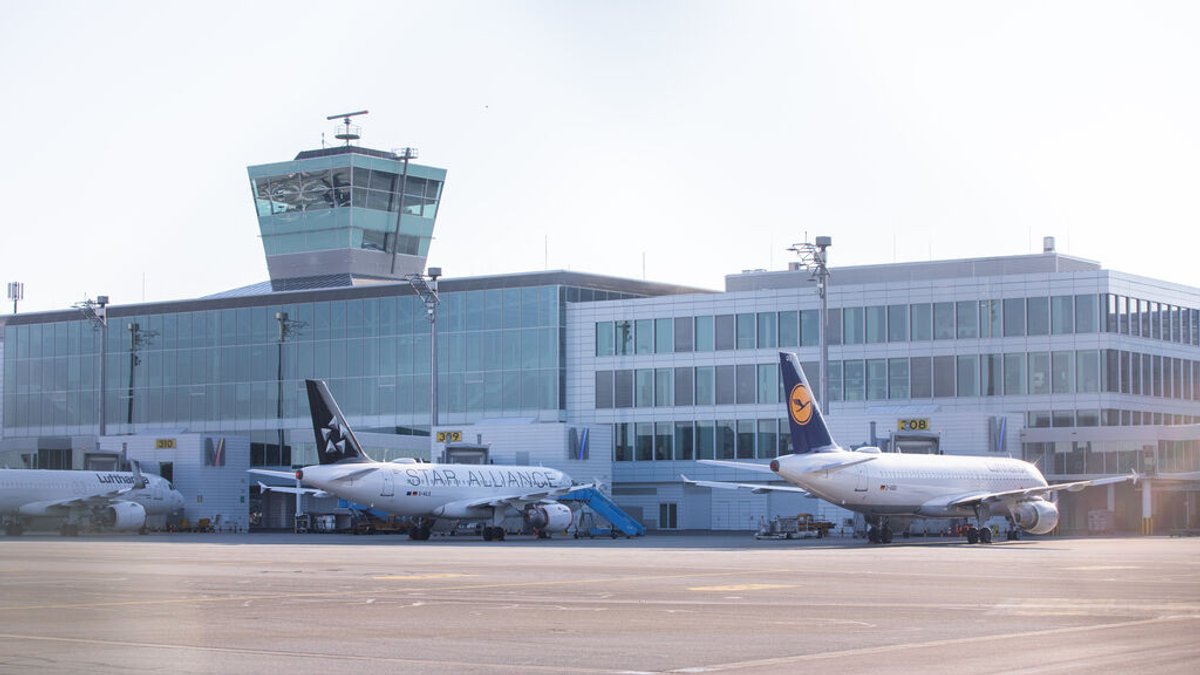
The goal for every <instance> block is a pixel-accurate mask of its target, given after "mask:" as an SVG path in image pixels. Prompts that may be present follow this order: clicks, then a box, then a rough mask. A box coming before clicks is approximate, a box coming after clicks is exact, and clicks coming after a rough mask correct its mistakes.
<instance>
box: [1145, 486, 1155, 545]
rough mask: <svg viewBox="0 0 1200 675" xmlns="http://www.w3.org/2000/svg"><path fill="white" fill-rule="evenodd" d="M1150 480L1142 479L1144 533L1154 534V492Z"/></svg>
mask: <svg viewBox="0 0 1200 675" xmlns="http://www.w3.org/2000/svg"><path fill="white" fill-rule="evenodd" d="M1150 482H1151V481H1150V480H1149V479H1143V480H1142V534H1144V535H1150V534H1154V493H1153V491H1152V490H1151V489H1150Z"/></svg>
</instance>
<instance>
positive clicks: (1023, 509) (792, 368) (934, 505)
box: [682, 352, 1140, 544]
mask: <svg viewBox="0 0 1200 675" xmlns="http://www.w3.org/2000/svg"><path fill="white" fill-rule="evenodd" d="M779 367H780V369H781V370H782V372H783V382H784V391H785V392H787V409H788V425H789V426H790V428H791V434H792V448H793V452H792V454H790V455H784V456H781V457H777V458H775V459H773V460H771V463H770V464H769V465H766V464H752V463H746V462H727V461H721V460H699V461H700V463H702V464H712V465H716V466H725V467H733V468H736V469H747V470H751V471H758V472H762V473H774V474H777V475H778V476H779V477H780V478H782V479H784V480H785V481H787V482H789V483H792V484H793V485H794V486H798V487H792V486H780V485H762V484H755V483H725V482H721V481H694V480H691V479H689V478H688V477H687V476H682V478H683V479H684V481H686V482H688V483H690V484H693V485H700V486H704V487H712V488H725V489H739V488H740V489H748V490H753V491H755V492H767V491H771V490H787V491H793V492H794V491H802V492H807V493H809V494H812V495H814V496H817V497H820V498H821V499H824V500H825V501H828V502H831V503H833V504H836V505H837V506H841V507H843V508H846V509H849V510H851V511H856V512H858V513H862V514H863V515H864V516H866V520H867V524H868V528H869V529H868V531H867V537H868V539H869V541H870V542H871V543H884V544H887V543H890V542H891V541H892V527H897V528H902V527H906V526H907V525H908V523H909V522H910V521H911V520H913V519H915V518H961V517H964V516H966V517H970V516H973V517H974V518H975V520H976V522H977V523H978V524H979V527H978V528H976V527H969V528H968V529H967V533H966V536H967V542H968V543H971V544H974V543H977V542H981V543H984V544H988V543H991V541H992V532H991V530H989V529H988V528H986V527H983V521H985V520H987V519H988V518H989V517H991V516H992V515H1002V516H1004V517H1005V518H1007V519H1008V520H1009V522H1010V523H1012V524H1013V525H1014V526H1015V527H1012V528H1010V529H1009V538H1019V536H1020V532H1021V531H1022V530H1023V531H1025V532H1030V533H1033V534H1045V533H1047V532H1050V531H1051V530H1053V529H1054V528H1055V526H1056V525H1058V507H1057V505H1055V503H1054V502H1052V501H1048V500H1047V499H1046V497H1047V496H1048V495H1051V494H1053V493H1055V492H1057V491H1059V490H1067V491H1070V492H1077V491H1079V490H1082V489H1084V488H1085V487H1088V486H1090V485H1107V484H1109V483H1119V482H1123V481H1127V480H1135V481H1136V480H1137V479H1138V478H1140V475H1139V474H1137V473H1136V472H1134V473H1133V474H1131V475H1129V476H1116V477H1111V478H1101V479H1098V480H1080V481H1072V482H1070V483H1058V484H1055V485H1048V484H1047V483H1046V479H1045V477H1043V476H1042V472H1041V471H1039V470H1038V468H1037V467H1036V466H1034V465H1033V464H1030V463H1029V462H1024V461H1021V460H1018V459H1011V458H1007V457H962V456H950V455H926V454H903V453H893V452H887V453H884V452H880V451H879V448H869V447H868V448H859V449H858V450H853V451H848V450H845V449H844V448H842V447H841V446H839V445H838V444H837V443H836V442H835V441H834V440H833V437H832V436H830V434H829V429H828V427H827V426H826V425H825V418H824V416H823V415H822V413H821V408H820V406H818V405H817V401H816V399H815V398H814V397H813V395H812V389H811V388H810V387H809V385H808V379H807V378H805V376H804V371H803V369H801V368H800V365H799V362H798V361H797V359H796V355H795V354H789V353H786V352H780V354H779Z"/></svg>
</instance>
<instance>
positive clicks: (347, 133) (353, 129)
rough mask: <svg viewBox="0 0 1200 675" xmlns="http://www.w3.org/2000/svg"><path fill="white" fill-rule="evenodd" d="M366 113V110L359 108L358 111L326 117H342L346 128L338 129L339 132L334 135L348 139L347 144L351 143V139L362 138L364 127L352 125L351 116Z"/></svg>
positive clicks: (340, 139)
mask: <svg viewBox="0 0 1200 675" xmlns="http://www.w3.org/2000/svg"><path fill="white" fill-rule="evenodd" d="M366 114H367V111H366V110H359V111H358V112H352V113H341V114H340V115H330V116H329V117H326V118H325V119H327V120H336V119H337V118H339V117H340V118H342V120H343V122H344V123H345V125H346V128H345V129H340V130H338V132H337V133H335V134H334V135H333V137H334V138H336V139H338V140H339V141H346V145H350V141H357V140H358V139H360V138H362V128H360V127H359V126H357V125H355V126H350V118H351V117H356V116H358V115H366Z"/></svg>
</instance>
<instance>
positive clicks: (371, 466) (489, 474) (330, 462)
mask: <svg viewBox="0 0 1200 675" xmlns="http://www.w3.org/2000/svg"><path fill="white" fill-rule="evenodd" d="M305 382H306V383H307V385H308V405H309V409H310V412H311V413H312V423H313V432H314V433H315V434H316V440H317V448H318V452H317V454H318V456H319V459H320V463H319V464H314V465H312V466H306V467H304V468H302V469H299V470H297V471H296V472H294V473H292V472H285V471H272V470H270V469H250V472H251V473H256V474H261V475H265V476H273V477H275V478H286V479H289V480H291V479H295V480H298V481H299V482H300V483H301V484H303V485H304V486H307V487H274V486H269V485H264V484H263V483H259V487H260V488H261V489H263V490H274V491H275V492H290V493H292V494H309V495H313V496H317V497H328V496H334V497H338V498H341V499H345V500H347V501H350V502H354V503H357V504H365V505H367V506H370V507H371V508H374V509H379V510H380V511H385V512H387V513H392V514H396V515H401V516H410V517H413V518H415V519H417V522H418V525H417V526H416V527H414V528H412V529H410V530H409V537H410V538H412V539H417V540H424V539H428V538H429V533H430V530H431V529H432V528H433V524H434V522H435V521H437V520H440V519H445V520H482V521H485V522H489V523H491V524H490V525H487V526H485V527H484V528H483V532H482V534H483V539H484V541H492V540H497V541H500V540H503V539H504V528H503V527H502V525H501V523H503V521H504V519H505V518H506V517H508V516H509V515H520V516H522V517H523V518H524V519H525V522H527V523H529V525H530V527H532V528H533V529H534V530H535V531H536V532H537V533H538V534H539V536H545V535H548V534H549V533H550V532H555V531H562V530H565V529H567V527H569V526H570V524H571V520H572V513H571V509H570V507H568V506H567V505H565V504H560V503H558V502H557V501H555V498H556V497H561V496H562V495H564V494H566V493H568V492H570V491H571V490H574V489H576V488H579V487H588V486H579V485H575V484H574V483H572V481H571V477H570V476H568V475H567V474H565V473H563V472H562V471H558V470H556V469H549V468H544V467H540V466H502V465H495V464H479V465H475V464H431V463H428V462H417V461H416V460H413V459H397V460H394V461H391V462H377V461H375V460H373V459H371V458H370V457H368V456H367V454H366V453H365V452H363V449H362V446H361V445H359V443H358V439H357V438H355V437H354V431H352V430H351V429H350V425H349V424H347V423H346V418H345V417H344V416H343V415H342V411H341V410H340V409H339V408H338V405H337V402H336V401H334V400H333V395H332V394H331V393H330V392H329V387H328V386H327V385H326V384H325V382H324V381H322V380H305Z"/></svg>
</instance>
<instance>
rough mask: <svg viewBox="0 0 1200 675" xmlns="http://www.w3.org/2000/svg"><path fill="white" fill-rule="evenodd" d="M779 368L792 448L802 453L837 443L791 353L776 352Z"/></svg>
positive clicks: (794, 451) (830, 448)
mask: <svg viewBox="0 0 1200 675" xmlns="http://www.w3.org/2000/svg"><path fill="white" fill-rule="evenodd" d="M779 369H780V371H781V372H782V375H783V392H784V396H785V397H786V401H787V412H788V427H789V428H790V429H791V432H792V452H793V453H796V454H804V453H808V452H814V451H820V450H832V449H836V448H837V447H838V444H837V443H835V442H834V440H833V437H832V436H830V435H829V427H827V426H826V425H825V416H824V415H822V414H821V407H820V406H819V405H817V397H816V396H815V395H814V394H813V390H812V387H810V386H809V384H808V378H806V377H804V369H803V368H801V367H800V362H799V361H798V360H797V359H796V355H795V354H791V353H789V352H779Z"/></svg>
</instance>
